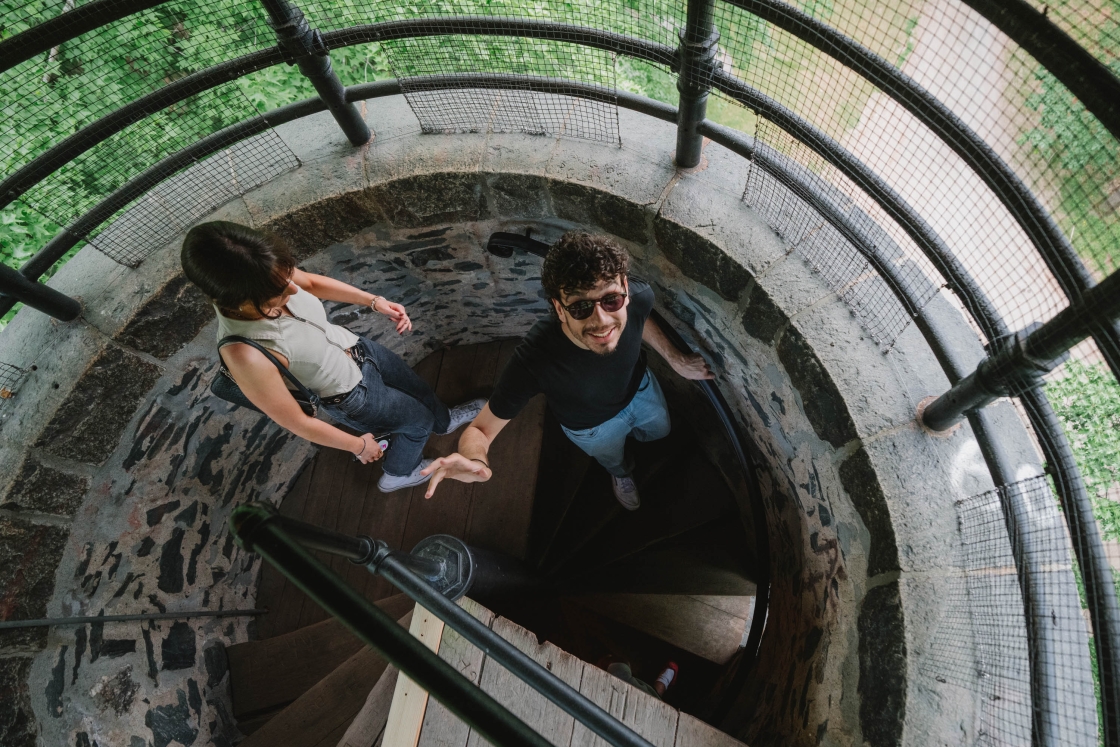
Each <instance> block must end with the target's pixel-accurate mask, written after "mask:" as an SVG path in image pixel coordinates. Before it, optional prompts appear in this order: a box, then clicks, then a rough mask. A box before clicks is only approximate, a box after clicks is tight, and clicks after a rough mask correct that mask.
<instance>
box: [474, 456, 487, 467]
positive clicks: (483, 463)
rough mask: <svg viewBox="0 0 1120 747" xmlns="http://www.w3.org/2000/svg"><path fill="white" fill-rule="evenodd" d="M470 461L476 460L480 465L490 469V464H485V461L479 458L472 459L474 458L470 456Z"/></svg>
mask: <svg viewBox="0 0 1120 747" xmlns="http://www.w3.org/2000/svg"><path fill="white" fill-rule="evenodd" d="M471 461H472V462H478V463H479V464H481V465H482V466H483V467H485V468H486V469H490V465H489V464H487V463H486V462H484V461H482V460H481V459H474V458H473V457H472V458H471Z"/></svg>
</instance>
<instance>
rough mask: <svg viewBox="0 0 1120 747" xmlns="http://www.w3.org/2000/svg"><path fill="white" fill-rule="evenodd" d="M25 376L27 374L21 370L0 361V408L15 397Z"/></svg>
mask: <svg viewBox="0 0 1120 747" xmlns="http://www.w3.org/2000/svg"><path fill="white" fill-rule="evenodd" d="M25 376H27V372H26V371H24V370H23V369H22V368H17V367H16V366H13V365H12V364H10V363H4V362H3V361H0V407H3V406H4V404H5V403H7V402H8V400H10V399H12V398H13V397H15V396H16V392H18V391H19V385H20V382H22V381H23V379H24V377H25Z"/></svg>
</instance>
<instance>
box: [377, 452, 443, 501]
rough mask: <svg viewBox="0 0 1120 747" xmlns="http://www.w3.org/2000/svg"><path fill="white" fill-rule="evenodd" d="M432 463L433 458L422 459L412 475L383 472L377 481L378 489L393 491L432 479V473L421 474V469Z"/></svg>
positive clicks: (385, 491)
mask: <svg viewBox="0 0 1120 747" xmlns="http://www.w3.org/2000/svg"><path fill="white" fill-rule="evenodd" d="M431 463H432V460H431V459H422V460H420V464H418V465H416V469H414V470H412V474H411V475H403V476H401V477H397V476H396V475H390V474H386V473H384V472H382V473H381V479H380V480H378V481H377V489H378V490H380V491H381V492H382V493H392V492H393V491H394V490H400V489H401V488H411V487H412V486H413V485H423V484H424V483H426V482H427V481H428V480H430V479H432V476H431V475H422V474H420V471H421V470H424V469H427V468H428V465H430V464H431Z"/></svg>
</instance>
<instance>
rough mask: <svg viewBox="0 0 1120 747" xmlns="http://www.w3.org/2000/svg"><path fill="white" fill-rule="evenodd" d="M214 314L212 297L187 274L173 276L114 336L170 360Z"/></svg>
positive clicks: (131, 346) (127, 343)
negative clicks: (203, 291) (201, 289)
mask: <svg viewBox="0 0 1120 747" xmlns="http://www.w3.org/2000/svg"><path fill="white" fill-rule="evenodd" d="M213 317H214V310H213V309H212V308H211V306H210V300H209V299H208V298H206V296H204V295H203V293H202V291H200V290H199V289H198V288H197V287H195V286H194V284H193V283H191V282H190V281H189V280H187V277H186V275H182V274H179V275H176V276H174V277H172V278H171V279H170V280H169V281H168V282H167V283H166V284H165V285H164V286H163V287H162V288H161V289H159V290H158V291H156V293H155V295H153V296H151V297H150V298H149V299H148V301H147V303H145V304H144V305H143V306H142V307H140V308H139V309H138V310H137V311H136V314H135V315H134V316H133V317H132V319H131V320H130V321H129V322H128V324H126V325H125V327H124V329H122V330H121V331H120V332H118V333H117V335H116V337H115V339H116V340H117V342H119V343H121V344H122V345H127V346H128V347H130V348H134V349H136V350H140V351H142V352H145V353H147V354H149V355H151V356H154V357H156V358H159V359H160V360H167V359H168V358H170V357H171V356H172V355H174V354H175V353H177V352H179V350H180V349H181V348H182V347H183V346H184V345H186V344H187V343H188V342H190V341H191V340H193V339H194V338H195V337H196V336H197V335H198V332H199V330H200V329H202V328H203V327H205V326H206V325H207V324H208V323H209V322H210V320H211V319H213Z"/></svg>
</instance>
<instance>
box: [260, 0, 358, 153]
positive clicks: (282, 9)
mask: <svg viewBox="0 0 1120 747" xmlns="http://www.w3.org/2000/svg"><path fill="white" fill-rule="evenodd" d="M261 5H263V6H264V8H265V11H266V12H267V13H268V19H269V26H271V27H272V30H273V31H275V32H276V39H277V41H278V42H279V43H280V48H281V49H283V50H284V52H285V53H286V55H287V57H288V59H287V60H286V62H287V63H288V64H289V65H292V64H294V65H296V66H297V67H298V68H299V71H300V73H301V74H302V75H303V77H305V78H307V79H308V80H309V81H311V85H313V86H314V87H315V91H316V92H317V93H318V94H319V98H320V99H322V100H323V103H324V104H326V105H327V109H329V110H330V112H331V115H332V116H333V117H334V120H335V122H337V123H338V126H339V127H340V128H341V129H342V132H343V133H344V134H345V135H346V139H347V140H349V141H350V144H351V145H354V146H358V145H365V144H366V143H368V142H369V139H370V137H372V135H373V133H371V132H370V129H369V125H367V124H366V121H365V119H364V118H363V117H362V113H361V112H360V111H358V108H357V107H356V106H354V105H353V104H352V103H350V102H348V101H347V100H346V87H345V86H343V85H342V81H340V80H339V79H338V75H337V74H335V72H334V68H333V67H332V66H331V57H330V54H329V53H328V51H327V47H326V44H325V43H324V42H323V36H322V34H321V33H320V32H319V30H318V29H312V28H311V27H310V26H309V25H308V23H307V18H306V17H305V16H304V15H303V11H301V10H300V9H299V8H298V7H296V6H294V5H292V4H291V3H289V2H288V0H261Z"/></svg>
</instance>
